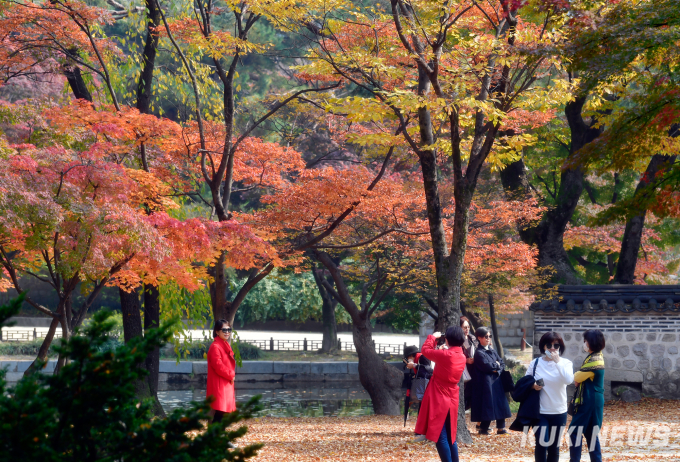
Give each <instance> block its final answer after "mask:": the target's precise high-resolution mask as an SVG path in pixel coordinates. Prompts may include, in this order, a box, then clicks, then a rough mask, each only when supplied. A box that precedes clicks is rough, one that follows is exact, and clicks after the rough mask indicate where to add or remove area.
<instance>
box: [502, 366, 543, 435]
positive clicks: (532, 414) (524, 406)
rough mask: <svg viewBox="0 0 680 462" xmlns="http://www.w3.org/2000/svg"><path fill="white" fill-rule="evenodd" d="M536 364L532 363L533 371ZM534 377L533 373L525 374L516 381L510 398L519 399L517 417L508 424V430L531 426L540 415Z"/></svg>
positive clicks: (539, 395)
mask: <svg viewBox="0 0 680 462" xmlns="http://www.w3.org/2000/svg"><path fill="white" fill-rule="evenodd" d="M535 371H536V364H534V373H535ZM534 383H536V379H535V378H534V376H533V375H525V376H524V377H522V378H521V379H519V380H518V381H517V383H516V384H515V389H514V390H513V392H512V398H513V399H514V400H515V401H519V403H520V404H519V410H518V411H517V418H516V419H515V421H514V422H513V423H512V425H510V430H515V431H518V432H523V431H524V427H533V426H534V425H535V424H536V422H538V419H540V417H541V394H540V392H539V391H537V390H534V388H533V387H534Z"/></svg>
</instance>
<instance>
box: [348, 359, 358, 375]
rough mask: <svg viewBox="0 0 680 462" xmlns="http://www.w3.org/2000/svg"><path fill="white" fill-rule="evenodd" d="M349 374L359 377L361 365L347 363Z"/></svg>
mask: <svg viewBox="0 0 680 462" xmlns="http://www.w3.org/2000/svg"><path fill="white" fill-rule="evenodd" d="M347 372H349V373H350V374H356V375H359V363H358V362H351V363H347Z"/></svg>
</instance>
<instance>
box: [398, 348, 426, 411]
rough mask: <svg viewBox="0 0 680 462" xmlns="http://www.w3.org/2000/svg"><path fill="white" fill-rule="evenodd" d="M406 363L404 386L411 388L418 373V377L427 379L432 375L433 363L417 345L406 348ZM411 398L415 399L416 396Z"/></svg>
mask: <svg viewBox="0 0 680 462" xmlns="http://www.w3.org/2000/svg"><path fill="white" fill-rule="evenodd" d="M404 363H405V364H406V366H405V367H406V371H404V381H403V382H402V385H401V386H402V388H408V389H410V388H411V384H412V383H413V382H412V381H413V379H415V378H416V373H417V374H418V377H423V378H426V379H429V378H430V377H432V363H431V362H430V360H429V359H427V358H426V357H425V356H423V355H422V353H421V352H420V351H419V350H418V347H417V346H414V345H412V346H407V347H406V348H404ZM411 399H415V397H412V398H411Z"/></svg>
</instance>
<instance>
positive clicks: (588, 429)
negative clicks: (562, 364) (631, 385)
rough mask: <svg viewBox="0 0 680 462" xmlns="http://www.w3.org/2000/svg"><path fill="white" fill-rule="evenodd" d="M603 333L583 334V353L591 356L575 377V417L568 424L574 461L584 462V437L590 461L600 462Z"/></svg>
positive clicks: (588, 331) (602, 399)
mask: <svg viewBox="0 0 680 462" xmlns="http://www.w3.org/2000/svg"><path fill="white" fill-rule="evenodd" d="M604 346H605V341H604V334H603V333H602V332H601V331H599V330H597V329H591V330H587V331H586V332H585V333H584V334H583V350H584V351H585V352H586V353H588V356H587V357H586V359H585V360H584V361H583V365H582V366H581V369H580V370H579V371H578V372H576V373H575V374H574V380H575V381H576V395H575V397H574V417H573V418H572V419H571V424H569V436H570V438H571V447H570V448H569V459H570V461H571V462H578V461H580V460H581V449H582V446H583V443H582V440H583V438H581V435H583V436H584V437H585V438H586V443H587V445H588V446H587V449H588V451H589V453H590V460H591V462H601V461H602V453H601V451H600V440H599V438H598V437H597V434H598V432H599V430H600V429H601V428H602V418H603V414H604V357H603V356H602V350H603V349H604Z"/></svg>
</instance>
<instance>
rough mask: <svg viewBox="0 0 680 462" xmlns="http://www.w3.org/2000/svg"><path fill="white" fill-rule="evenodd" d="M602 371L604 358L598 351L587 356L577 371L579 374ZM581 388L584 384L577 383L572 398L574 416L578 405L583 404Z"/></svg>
mask: <svg viewBox="0 0 680 462" xmlns="http://www.w3.org/2000/svg"><path fill="white" fill-rule="evenodd" d="M602 369H604V356H602V352H601V351H600V352H598V353H591V354H589V355H588V356H587V357H586V359H585V361H583V365H582V366H581V369H579V370H580V371H581V372H592V371H598V370H602ZM583 388H584V383H583V382H581V383H579V384H578V388H577V389H576V395H575V396H574V414H576V412H577V411H578V407H579V405H581V404H583Z"/></svg>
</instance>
